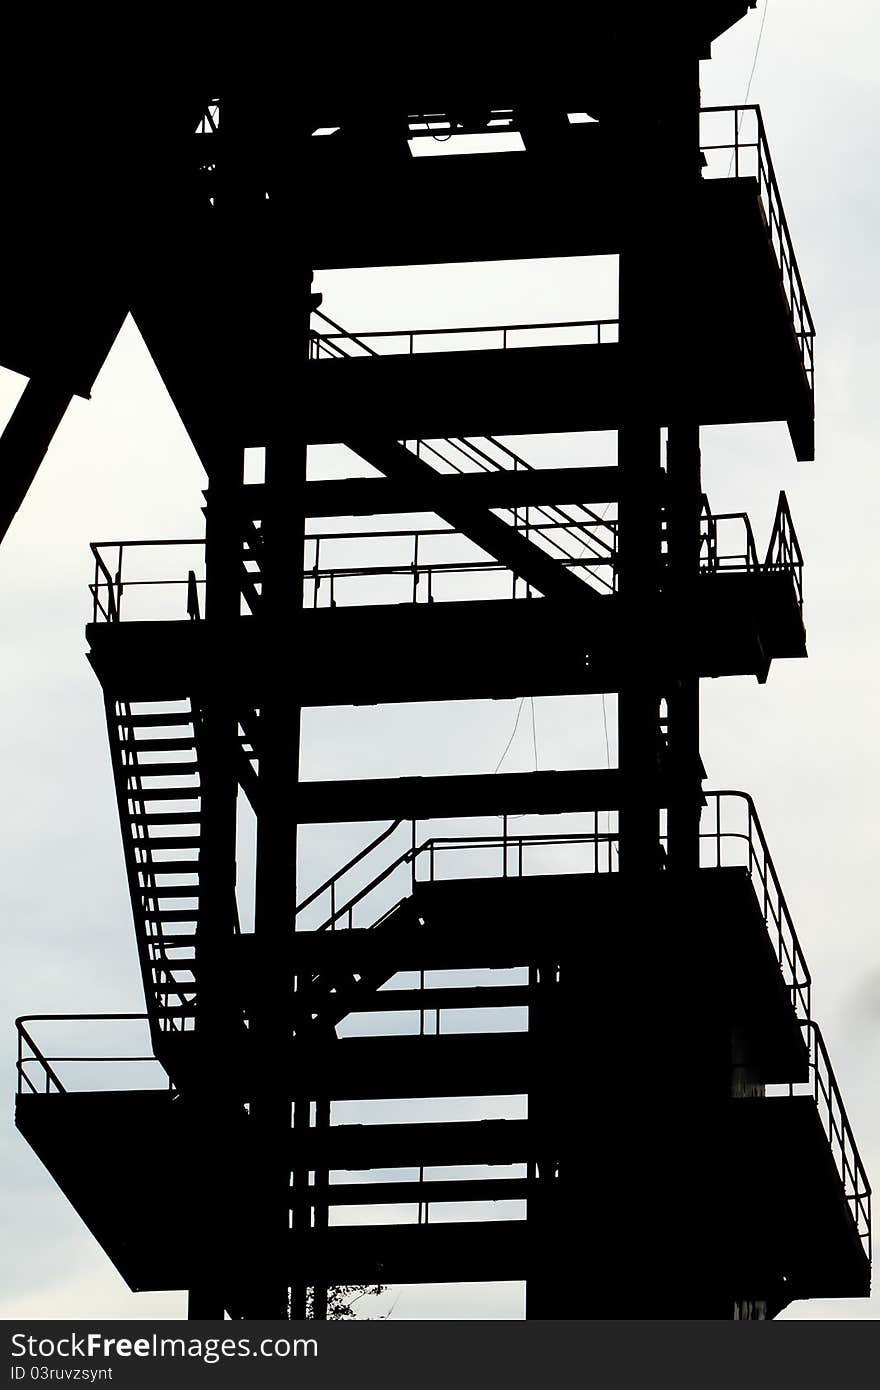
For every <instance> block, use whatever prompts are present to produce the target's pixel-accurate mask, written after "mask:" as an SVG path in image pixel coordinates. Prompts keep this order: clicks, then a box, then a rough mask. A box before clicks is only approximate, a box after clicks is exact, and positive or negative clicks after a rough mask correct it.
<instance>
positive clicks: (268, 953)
mask: <svg viewBox="0 0 880 1390" xmlns="http://www.w3.org/2000/svg"><path fill="white" fill-rule="evenodd" d="M303 290H304V291H305V293H303V294H301V296H300V298H299V299H298V301H297V302H296V303H295V306H294V312H295V313H297V314H299V315H301V316H302V318H301V328H300V335H299V336H300V337H301V356H300V361H301V362H304V361H305V358H306V356H307V347H308V309H309V307H310V301H309V298H308V284H307V283H306V285H304V286H303ZM275 408H276V410H277V411H278V413H279V416H280V411H281V409H282V403H281V401H280V400H278V401H277V402H276V403H275ZM275 430H276V432H275V434H274V435H273V437H272V438H271V439H270V441H269V443H268V445H267V448H266V479H265V499H266V502H265V508H264V514H263V517H262V522H263V547H262V601H261V604H260V616H259V623H260V627H261V632H262V650H263V652H264V654H265V656H266V660H267V661H268V660H269V654H270V653H271V652H272V651H273V650H274V651H278V650H280V651H282V652H284V653H285V656H286V660H285V661H284V662H283V663H279V664H278V665H277V667H276V669H275V670H274V671H273V674H272V679H271V680H267V681H266V684H265V688H264V689H263V691H262V692H261V694H260V716H259V729H260V748H259V769H260V771H259V806H258V809H257V863H256V896H255V914H254V930H255V935H256V938H257V947H258V961H259V995H258V999H257V1001H256V1005H255V1010H254V1017H253V1031H254V1035H255V1037H254V1041H255V1044H256V1053H257V1058H258V1068H259V1079H258V1084H257V1090H256V1091H255V1096H254V1107H253V1116H254V1120H255V1122H256V1125H257V1131H258V1135H257V1143H258V1153H259V1161H260V1179H261V1182H262V1183H263V1192H262V1207H263V1210H262V1220H263V1222H264V1226H265V1229H264V1236H265V1239H264V1244H263V1250H264V1253H265V1258H264V1261H263V1269H262V1274H261V1280H262V1290H261V1299H260V1310H259V1315H260V1316H262V1317H282V1318H283V1317H287V1316H288V1314H289V1315H290V1316H291V1317H293V1318H303V1317H305V1313H306V1289H307V1281H306V1279H305V1278H299V1277H296V1278H293V1280H292V1282H291V1278H290V1274H289V1271H290V1270H291V1268H292V1267H295V1266H296V1265H297V1264H298V1256H297V1249H296V1247H297V1237H298V1236H299V1235H302V1234H303V1233H304V1232H306V1231H307V1230H308V1229H309V1220H310V1213H311V1206H310V1197H309V1191H308V1169H307V1168H303V1167H302V1166H301V1165H299V1164H295V1163H292V1157H291V1153H292V1147H293V1146H294V1145H295V1138H296V1134H297V1133H299V1131H300V1129H301V1128H302V1117H303V1115H304V1116H305V1125H306V1126H307V1125H308V1107H309V1092H308V1087H307V1085H305V1084H304V1082H303V1077H302V1075H301V1074H300V1075H297V1076H293V1075H292V1057H293V1046H292V1040H293V1003H294V999H293V993H294V984H295V976H296V968H297V965H296V959H295V950H294V932H295V927H296V851H297V784H298V781H299V746H300V725H301V716H302V705H301V693H300V690H299V687H298V683H297V671H298V668H299V663H300V662H302V661H304V660H305V659H306V655H305V653H304V651H303V649H302V643H301V638H300V630H301V619H302V588H303V580H302V564H303V561H302V550H303V534H304V530H305V491H304V489H305V475H306V445H305V440H304V438H303V436H302V434H301V433H297V431H296V430H295V429H291V431H290V432H289V433H288V432H287V431H286V430H285V429H284V428H283V425H282V422H281V420H280V418H279V419H277V420H276V424H275ZM273 665H274V663H273ZM298 1045H299V1048H300V1051H299V1053H298V1058H299V1061H300V1065H302V1064H303V1063H304V1062H305V1060H306V1059H305V1057H304V1053H303V1049H304V1047H305V1043H304V1042H303V1040H302V1039H300V1040H298ZM291 1107H293V1116H292V1115H291ZM292 1117H293V1124H294V1126H295V1130H294V1129H292V1125H291V1119H292ZM291 1173H292V1174H293V1189H292V1191H291ZM291 1210H292V1213H293V1217H292V1222H293V1225H292V1230H291V1215H290V1213H291ZM300 1258H301V1257H300Z"/></svg>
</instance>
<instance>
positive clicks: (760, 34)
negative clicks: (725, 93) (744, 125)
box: [727, 0, 770, 178]
mask: <svg viewBox="0 0 880 1390" xmlns="http://www.w3.org/2000/svg"><path fill="white" fill-rule="evenodd" d="M769 6H770V0H764V13H763V14H762V15H761V27H760V29H759V30H758V38H757V41H756V43H755V56H754V57H753V58H752V70H751V72H750V73H749V80H748V82H747V83H746V94H745V98H744V100H743V106H745V105H746V103H747V102H748V99H749V93H750V92H751V90H752V78H753V77H754V75H755V68H756V67H757V66H758V54H759V53H760V51H761V39H762V38H763V37H764V25H765V24H766V23H767V10H768V9H769ZM734 120H735V122H736V138H737V139H739V113H737V114H736V116H735V117H734ZM735 154H736V150H735V149H734V150H731V152H730V163H729V164H728V166H727V177H728V178H730V171H731V169H732V168H733V160H734V156H735Z"/></svg>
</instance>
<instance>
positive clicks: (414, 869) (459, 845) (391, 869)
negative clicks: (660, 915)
mask: <svg viewBox="0 0 880 1390" xmlns="http://www.w3.org/2000/svg"><path fill="white" fill-rule="evenodd" d="M605 814H606V813H605V812H599V811H591V812H589V813H587V815H588V816H589V817H590V818H591V819H592V823H593V828H592V830H589V831H586V832H576V833H573V834H532V835H525V834H522V835H511V834H510V833H509V831H508V827H507V821H508V818H507V817H506V816H505V817H502V820H503V822H504V827H503V829H502V832H501V834H500V835H432V836H429V837H428V838H427V839H424V840H421V841H419V840H418V822H417V821H398V822H396V823H395V827H394V828H395V829H396V828H397V826H398V825H407V826H409V828H410V844H409V846H408V847H407V848H406V849H405V850H404V851H403V852H402V853H401V854H399V855H397V857H396V858H395V859H393V860H392V861H391V862H390V863H389V864H386V865H385V866H384V867H383V868H382V869H381V870H380V872H379V873H377V874H376V875H375V876H374V877H373V878H372V879H370V881H369V882H368V883H366V884H364V885H363V887H361V888H359V889H358V890H357V892H355V893H353V894H352V895H351V896H350V897H348V898H346V899H345V900H344V901H343V902H342V903H338V898H339V896H340V894H339V880H340V879H341V878H342V877H343V875H344V874H345V873H347V870H348V866H346V868H345V869H343V870H340V872H339V874H338V875H335V876H334V877H333V878H332V879H328V880H327V882H326V883H325V884H323V885H322V888H321V889H320V890H318V891H316V892H315V893H313V894H310V896H309V897H308V899H306V900H305V902H304V903H302V904H300V908H302V907H304V906H306V903H308V904H310V905H311V904H313V903H314V902H315V901H317V900H318V899H319V898H320V896H321V895H322V894H324V895H326V896H327V899H328V903H329V906H330V911H329V914H328V915H327V916H326V917H324V918H323V919H322V920H321V921H320V922H319V923H318V925H317V926H316V927H315V928H314V930H317V931H335V930H337V929H338V928H342V929H346V930H352V929H355V930H357V928H356V927H355V909H356V908H359V907H360V906H361V905H362V904H365V903H366V900H367V899H368V898H369V897H371V896H372V894H373V893H374V892H376V890H377V889H379V888H381V887H382V886H383V885H385V884H387V883H388V881H389V880H390V879H391V878H392V876H393V875H394V874H395V873H397V872H398V871H399V870H401V869H403V870H404V885H405V888H406V893H405V894H404V895H402V896H400V897H398V898H397V899H396V900H395V901H394V902H393V903H392V904H391V905H390V906H384V907H383V910H382V912H381V915H380V916H375V915H374V914H371V913H370V912H369V909H368V911H367V920H366V921H365V923H364V925H365V926H367V927H369V928H371V929H372V928H373V927H375V926H377V925H379V924H380V923H381V922H382V921H383V920H384V919H385V918H386V917H387V916H388V915H389V913H390V912H393V911H394V910H395V908H397V907H399V906H400V904H401V902H403V901H404V897H405V896H408V895H409V894H412V893H413V892H414V891H415V890H416V888H417V887H418V885H419V884H421V883H426V882H427V883H434V882H437V881H438V878H439V877H440V875H439V872H438V871H439V867H440V864H441V862H446V856H448V855H451V854H463V853H468V852H470V853H477V852H478V853H479V854H480V855H481V857H482V858H483V860H484V865H485V863H486V860H487V854H488V856H489V860H488V863H489V867H490V868H492V867H493V866H494V869H495V870H496V872H494V873H492V874H491V875H490V876H493V877H499V878H522V877H524V876H525V874H526V856H527V854H529V853H530V852H534V851H537V850H541V849H545V850H546V849H548V848H553V847H557V848H558V847H565V848H566V849H570V848H572V847H573V846H581V845H583V846H586V847H587V848H586V853H585V855H584V861H583V862H582V863H581V864H580V866H579V872H581V873H611V872H613V871H614V868H615V864H614V857H615V855H616V849H617V832H616V831H609V830H604V831H603V830H600V828H599V817H600V815H605ZM383 838H384V836H383ZM484 865H481V869H483V867H484ZM421 867H424V868H425V872H424V874H423V875H422V876H421V877H420V876H419V869H420V868H421ZM300 908H298V909H297V911H299V910H300Z"/></svg>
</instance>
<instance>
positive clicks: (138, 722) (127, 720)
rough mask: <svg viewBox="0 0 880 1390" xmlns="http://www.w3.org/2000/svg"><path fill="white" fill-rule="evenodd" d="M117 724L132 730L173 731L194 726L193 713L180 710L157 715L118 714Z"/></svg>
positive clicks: (158, 712)
mask: <svg viewBox="0 0 880 1390" xmlns="http://www.w3.org/2000/svg"><path fill="white" fill-rule="evenodd" d="M116 722H117V723H118V724H123V725H124V726H125V727H126V728H132V729H172V728H175V727H176V726H177V725H183V724H192V711H191V710H180V711H179V712H178V713H172V714H169V713H167V712H166V711H164V710H163V711H162V712H160V711H158V710H157V711H156V713H155V714H118V715H117V716H116Z"/></svg>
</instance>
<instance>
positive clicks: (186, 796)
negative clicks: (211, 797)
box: [126, 787, 201, 820]
mask: <svg viewBox="0 0 880 1390" xmlns="http://www.w3.org/2000/svg"><path fill="white" fill-rule="evenodd" d="M200 795H201V793H200V790H199V788H198V787H144V789H143V791H142V792H141V791H139V790H138V789H137V788H136V787H134V788H132V787H129V788H128V791H127V792H126V796H127V797H128V800H129V801H131V800H133V799H135V798H143V800H144V801H195V800H197V799H198V797H199V796H200ZM132 818H133V819H134V820H142V819H143V814H142V813H140V812H139V813H138V814H137V815H135V816H133V817H132ZM147 818H149V812H147ZM184 819H186V817H185V818H184ZM189 819H190V820H192V819H194V817H192V816H191V817H189Z"/></svg>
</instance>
